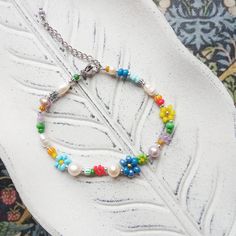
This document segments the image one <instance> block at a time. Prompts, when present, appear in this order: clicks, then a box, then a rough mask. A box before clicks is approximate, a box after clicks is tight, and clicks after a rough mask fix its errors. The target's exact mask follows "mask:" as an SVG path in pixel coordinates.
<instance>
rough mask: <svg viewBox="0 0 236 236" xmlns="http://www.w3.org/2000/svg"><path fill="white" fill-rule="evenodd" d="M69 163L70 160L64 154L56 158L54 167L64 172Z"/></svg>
mask: <svg viewBox="0 0 236 236" xmlns="http://www.w3.org/2000/svg"><path fill="white" fill-rule="evenodd" d="M70 163H71V159H70V158H69V157H68V156H67V155H66V154H60V155H58V156H57V158H56V162H55V167H56V168H57V169H58V170H60V171H64V170H65V169H66V168H67V167H68V165H69V164H70Z"/></svg>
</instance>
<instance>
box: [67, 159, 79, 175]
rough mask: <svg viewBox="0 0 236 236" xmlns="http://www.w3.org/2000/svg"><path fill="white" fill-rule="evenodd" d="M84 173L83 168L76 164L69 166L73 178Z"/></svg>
mask: <svg viewBox="0 0 236 236" xmlns="http://www.w3.org/2000/svg"><path fill="white" fill-rule="evenodd" d="M81 171H82V167H81V166H80V165H78V164H76V163H73V162H72V163H70V164H69V166H68V173H69V174H70V175H71V176H77V175H79V174H80V173H81Z"/></svg>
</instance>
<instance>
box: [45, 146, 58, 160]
mask: <svg viewBox="0 0 236 236" xmlns="http://www.w3.org/2000/svg"><path fill="white" fill-rule="evenodd" d="M47 151H48V155H49V156H51V157H52V158H53V159H55V158H56V157H57V151H56V149H55V148H54V147H49V148H48V149H47Z"/></svg>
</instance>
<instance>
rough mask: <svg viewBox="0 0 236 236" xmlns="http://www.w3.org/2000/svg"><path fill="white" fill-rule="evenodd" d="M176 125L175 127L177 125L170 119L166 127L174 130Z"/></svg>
mask: <svg viewBox="0 0 236 236" xmlns="http://www.w3.org/2000/svg"><path fill="white" fill-rule="evenodd" d="M174 127H175V125H174V123H173V122H171V121H169V122H167V123H166V128H167V129H171V130H173V129H174Z"/></svg>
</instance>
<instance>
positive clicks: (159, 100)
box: [156, 98, 165, 106]
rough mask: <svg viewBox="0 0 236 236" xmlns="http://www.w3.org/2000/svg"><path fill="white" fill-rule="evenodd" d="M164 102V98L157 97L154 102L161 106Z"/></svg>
mask: <svg viewBox="0 0 236 236" xmlns="http://www.w3.org/2000/svg"><path fill="white" fill-rule="evenodd" d="M164 103H165V100H164V99H162V98H161V99H158V100H156V104H157V105H158V106H161V105H163V104H164Z"/></svg>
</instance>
